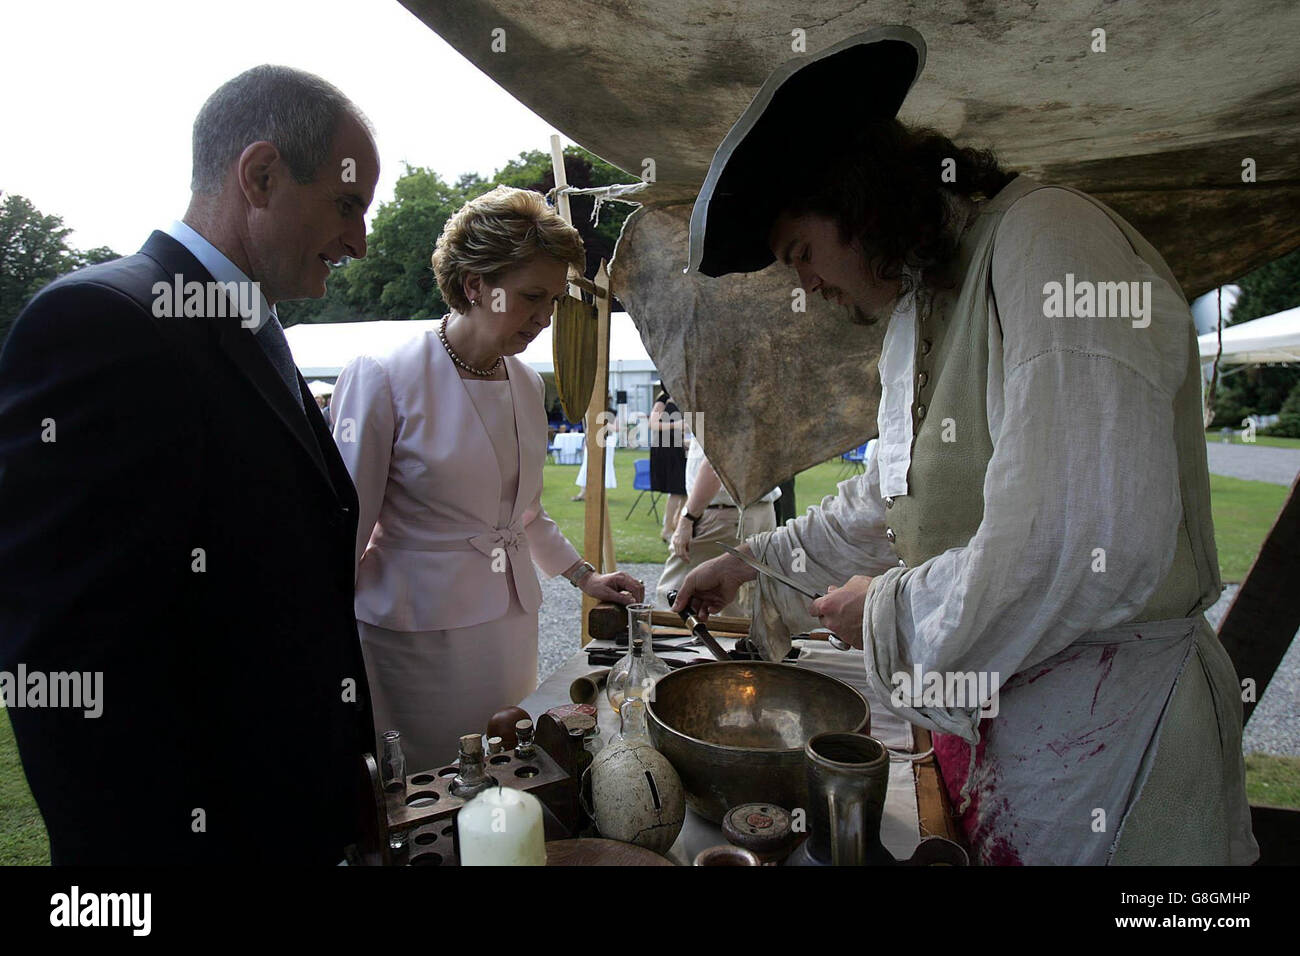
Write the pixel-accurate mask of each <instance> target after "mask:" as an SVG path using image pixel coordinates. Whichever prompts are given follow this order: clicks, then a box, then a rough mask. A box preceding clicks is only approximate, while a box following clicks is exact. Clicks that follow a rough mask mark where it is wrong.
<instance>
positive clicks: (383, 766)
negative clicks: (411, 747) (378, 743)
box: [379, 730, 406, 793]
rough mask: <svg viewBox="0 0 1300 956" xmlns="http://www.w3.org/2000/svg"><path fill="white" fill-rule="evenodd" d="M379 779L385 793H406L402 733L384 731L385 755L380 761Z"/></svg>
mask: <svg viewBox="0 0 1300 956" xmlns="http://www.w3.org/2000/svg"><path fill="white" fill-rule="evenodd" d="M379 779H380V780H381V781H382V783H383V787H384V792H385V793H406V754H404V753H402V735H401V734H400V733H399V732H398V731H396V730H386V731H384V755H383V758H382V759H381V760H380V762H379Z"/></svg>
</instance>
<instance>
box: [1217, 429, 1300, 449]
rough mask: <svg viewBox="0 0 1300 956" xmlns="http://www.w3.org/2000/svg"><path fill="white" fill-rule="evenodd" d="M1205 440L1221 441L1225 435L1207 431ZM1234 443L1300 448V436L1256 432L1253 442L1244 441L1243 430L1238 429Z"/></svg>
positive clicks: (1234, 436)
mask: <svg viewBox="0 0 1300 956" xmlns="http://www.w3.org/2000/svg"><path fill="white" fill-rule="evenodd" d="M1205 440H1206V441H1207V442H1211V443H1213V442H1221V441H1223V437H1222V436H1221V435H1220V434H1219V433H1218V432H1212V431H1211V432H1206V433H1205ZM1230 444H1233V445H1252V444H1253V445H1268V446H1270V447H1272V448H1300V438H1274V437H1273V436H1272V435H1261V434H1259V433H1258V432H1256V434H1255V440H1254V441H1253V442H1243V441H1242V440H1241V430H1240V429H1238V430H1237V431H1234V432H1233V433H1232V441H1231V442H1230Z"/></svg>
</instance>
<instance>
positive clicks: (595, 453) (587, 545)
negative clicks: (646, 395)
mask: <svg viewBox="0 0 1300 956" xmlns="http://www.w3.org/2000/svg"><path fill="white" fill-rule="evenodd" d="M595 283H596V288H598V289H602V290H604V291H605V293H606V294H605V295H603V296H597V298H596V380H595V384H594V385H593V386H592V389H591V401H590V402H589V403H588V405H587V420H586V431H587V434H586V443H587V487H586V490H585V492H584V495H585V498H586V512H585V521H584V528H583V530H584V532H585V533H584V537H583V548H582V553H583V555H584V556H585V557H586V559H587V560H588V561H590V562H591V563H592V565H594V566H595V568H596V570H597V571H600V572H602V573H604V572H608V571H613V570H614V543H613V539H612V537H611V534H612V532H611V531H610V525H609V504H608V502H607V501H606V499H605V449H604V448H603V447H601V445H602V444H603V443H602V441H601V440H600V438H601V435H602V423H601V416H602V414H603V413H604V411H605V394H606V392H607V391H608V390H609V302H610V297H609V294H608V293H609V271H608V269H607V268H606V266H605V260H604V259H601V260H600V268H599V269H598V270H596V279H595ZM609 440H610V441H613V436H612V435H611V436H609ZM597 603H599V602H597V601H596V599H595V598H593V597H590V596H588V595H586V594H584V595H583V596H582V621H581V622H580V631H581V635H582V638H581V640H582V644H583V646H586V645H587V644H588V643H590V641H591V634H590V633H589V632H588V630H587V619H588V616H589V615H590V613H591V609H592V608H594V607H595V606H596V604H597Z"/></svg>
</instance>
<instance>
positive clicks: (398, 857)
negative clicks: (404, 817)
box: [388, 830, 410, 866]
mask: <svg viewBox="0 0 1300 956" xmlns="http://www.w3.org/2000/svg"><path fill="white" fill-rule="evenodd" d="M409 850H410V833H409V832H407V831H406V830H389V831H388V852H389V853H390V854H391V855H392V859H393V865H395V866H405V865H406V855H407V852H408V851H409Z"/></svg>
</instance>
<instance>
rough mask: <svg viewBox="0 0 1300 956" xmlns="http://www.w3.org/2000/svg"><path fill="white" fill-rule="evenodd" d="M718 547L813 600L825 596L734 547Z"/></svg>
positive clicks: (723, 545)
mask: <svg viewBox="0 0 1300 956" xmlns="http://www.w3.org/2000/svg"><path fill="white" fill-rule="evenodd" d="M718 547H720V548H721V549H722V550H723V551H726V552H727V553H728V554H731V555H734V556H735V557H737V558H740V560H742V561H744V562H745V563H746V564H748V565H749V566H750V567H751V568H753V569H754V570H755V571H757V572H758V573H759V574H766V575H767V576H768V577H769V578H772V579H773V580H776V581H780V582H781V583H782V584H784V585H785V586H786V587H788V588H794V589H795V590H796V591H798V592H799V593H800V594H802V595H803V596H804V597H810V598H812V599H813V600H814V601H815V600H817V599H818V598H822V597H825V596H826V595H824V594H818V593H817V592H816V591H812V590H809V589H808V588H806V587H804V586H803V585H802V584H798V583H796V582H795V580H794V579H793V578H789V577H786V576H785V575H784V574H782V573H781V572H780V571H776V570H773V569H772V568H769V567H768V566H767V565H766V564H763V563H762V562H760V561H756V560H754V559H753V558H751V557H750V556H749V555H747V554H745V553H744V552H742V551H737V550H736V549H735V548H729V547H727V545H725V544H719V545H718Z"/></svg>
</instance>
